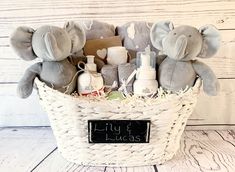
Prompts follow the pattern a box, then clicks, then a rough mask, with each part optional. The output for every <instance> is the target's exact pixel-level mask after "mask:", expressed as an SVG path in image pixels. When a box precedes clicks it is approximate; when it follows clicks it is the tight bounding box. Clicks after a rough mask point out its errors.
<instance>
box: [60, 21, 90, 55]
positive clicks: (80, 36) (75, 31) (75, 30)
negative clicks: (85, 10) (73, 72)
mask: <svg viewBox="0 0 235 172" xmlns="http://www.w3.org/2000/svg"><path fill="white" fill-rule="evenodd" d="M64 29H65V30H66V31H67V32H68V34H69V36H70V39H71V42H72V48H71V53H76V52H78V51H80V50H81V49H82V48H83V47H84V45H85V43H86V34H85V31H84V29H83V27H82V26H80V25H79V24H78V23H75V22H73V21H69V22H66V23H65V25H64Z"/></svg>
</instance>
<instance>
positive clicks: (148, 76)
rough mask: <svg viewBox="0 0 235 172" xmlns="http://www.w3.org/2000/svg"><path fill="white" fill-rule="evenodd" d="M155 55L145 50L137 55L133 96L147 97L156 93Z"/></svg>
mask: <svg viewBox="0 0 235 172" xmlns="http://www.w3.org/2000/svg"><path fill="white" fill-rule="evenodd" d="M155 65H156V53H155V52H153V51H151V52H150V50H148V49H146V51H145V52H138V53H137V67H138V69H137V73H136V80H135V82H134V85H133V89H134V94H135V95H140V96H148V95H152V94H155V93H157V89H158V82H157V80H156V69H155Z"/></svg>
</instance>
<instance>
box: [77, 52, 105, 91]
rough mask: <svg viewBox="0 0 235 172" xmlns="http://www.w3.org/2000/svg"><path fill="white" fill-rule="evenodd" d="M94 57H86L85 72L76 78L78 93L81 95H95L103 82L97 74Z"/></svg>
mask: <svg viewBox="0 0 235 172" xmlns="http://www.w3.org/2000/svg"><path fill="white" fill-rule="evenodd" d="M94 58H95V56H93V55H89V56H87V63H86V66H85V72H84V73H82V74H81V75H79V77H78V93H79V94H81V95H89V94H94V95H95V94H96V93H97V92H99V91H101V90H102V88H103V86H104V81H103V78H102V76H101V74H100V73H97V66H96V64H95V63H94Z"/></svg>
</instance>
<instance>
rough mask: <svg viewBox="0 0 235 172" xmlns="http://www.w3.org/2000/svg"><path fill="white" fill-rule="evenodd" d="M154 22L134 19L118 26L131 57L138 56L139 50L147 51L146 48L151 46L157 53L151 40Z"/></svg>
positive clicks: (118, 31) (119, 33)
mask: <svg viewBox="0 0 235 172" xmlns="http://www.w3.org/2000/svg"><path fill="white" fill-rule="evenodd" d="M151 26H152V23H148V22H145V21H132V22H128V23H126V24H124V25H122V26H117V28H116V32H117V34H118V35H119V36H120V37H121V38H122V41H123V46H124V47H126V49H127V50H128V52H129V53H130V55H131V57H132V58H133V60H132V62H134V61H135V60H134V58H135V57H136V53H137V52H143V51H145V48H146V47H148V46H151V49H152V50H153V51H155V52H156V53H157V52H158V50H156V49H155V48H154V47H153V46H152V44H151V41H150V36H149V33H150V29H151Z"/></svg>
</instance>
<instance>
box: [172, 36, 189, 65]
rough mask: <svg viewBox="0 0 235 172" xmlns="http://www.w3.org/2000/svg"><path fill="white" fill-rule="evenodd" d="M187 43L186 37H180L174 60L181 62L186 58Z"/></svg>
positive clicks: (176, 45)
mask: <svg viewBox="0 0 235 172" xmlns="http://www.w3.org/2000/svg"><path fill="white" fill-rule="evenodd" d="M187 43H188V41H187V37H186V36H185V35H181V36H179V37H178V39H177V40H176V44H175V48H174V59H176V60H180V59H182V58H184V57H185V53H186V52H185V50H186V47H187Z"/></svg>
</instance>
